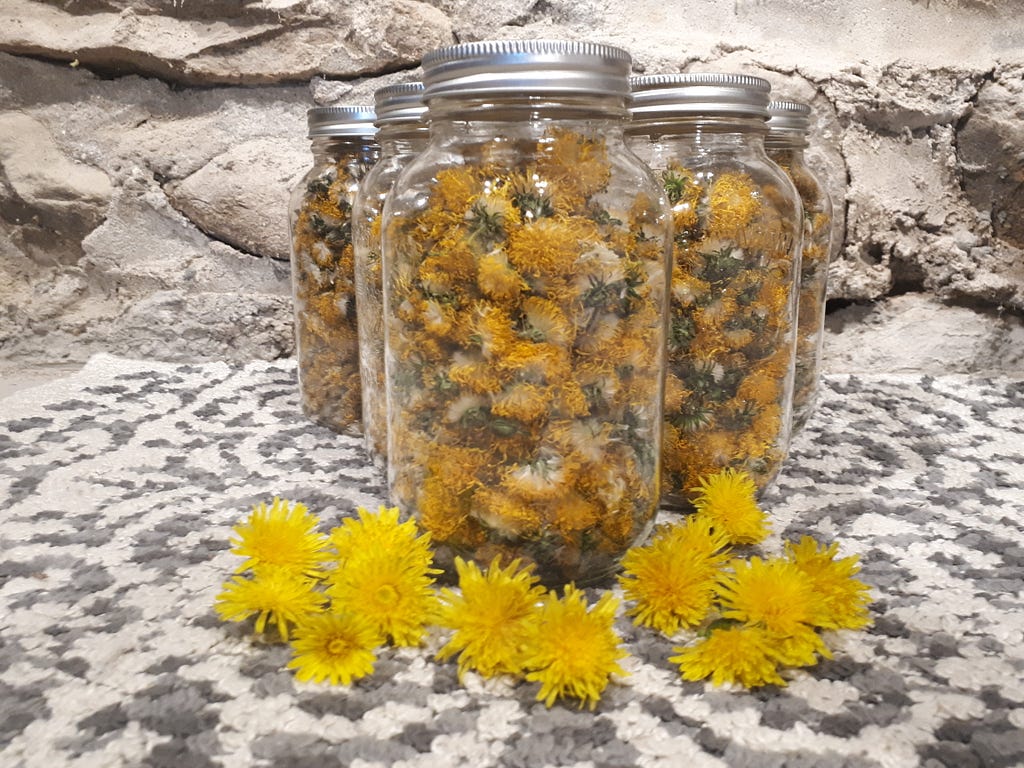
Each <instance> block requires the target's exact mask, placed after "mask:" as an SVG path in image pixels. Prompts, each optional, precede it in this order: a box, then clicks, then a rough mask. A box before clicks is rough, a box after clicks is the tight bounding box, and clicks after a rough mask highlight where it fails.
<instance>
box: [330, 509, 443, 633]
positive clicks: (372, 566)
mask: <svg viewBox="0 0 1024 768" xmlns="http://www.w3.org/2000/svg"><path fill="white" fill-rule="evenodd" d="M358 514H359V519H358V520H356V519H353V518H347V519H345V520H344V521H343V523H342V525H341V526H339V527H338V528H335V529H334V531H332V532H331V542H332V543H333V544H334V547H335V549H336V550H337V552H338V567H337V568H335V569H334V570H333V571H331V572H330V573H329V574H328V581H329V586H328V589H327V593H328V594H329V595H330V597H331V600H332V605H333V607H334V608H335V610H341V611H349V612H351V613H356V614H358V615H360V616H362V617H363V618H365V619H366V620H368V621H369V622H370V623H371V624H372V625H373V626H374V627H375V628H376V629H377V631H379V632H380V633H381V635H384V636H387V637H390V638H391V641H392V642H393V643H394V644H395V645H416V644H418V643H419V642H420V640H421V638H422V637H423V633H424V627H425V625H426V624H427V622H429V621H431V620H432V618H433V616H434V613H435V609H436V601H437V597H436V595H435V593H434V590H433V588H432V584H433V583H434V579H433V578H432V577H433V575H434V574H437V573H440V571H438V570H437V569H435V568H432V567H431V564H432V563H433V553H432V552H431V550H430V534H428V533H424V534H422V535H417V534H418V529H417V527H416V524H415V523H414V522H413V521H412V520H407V521H406V522H404V523H399V521H398V517H399V514H398V508H397V507H392V508H390V509H388V508H386V507H383V506H381V507H380V509H379V511H378V512H377V513H376V514H371V513H370V512H368V511H367V510H365V509H363V508H362V507H360V508H359V509H358Z"/></svg>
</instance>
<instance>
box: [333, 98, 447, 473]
mask: <svg viewBox="0 0 1024 768" xmlns="http://www.w3.org/2000/svg"><path fill="white" fill-rule="evenodd" d="M374 100H375V102H376V112H377V126H378V127H379V128H380V131H379V132H378V133H377V141H378V142H379V143H380V160H379V161H378V162H377V164H376V165H375V166H373V168H372V169H371V170H370V172H369V173H368V174H366V177H365V178H364V179H363V181H362V182H361V183H360V185H359V192H358V194H356V201H355V205H354V206H353V209H352V244H353V246H354V247H355V259H356V261H355V264H356V283H355V284H356V305H357V307H358V312H359V320H358V325H359V374H360V379H361V381H362V387H363V436H364V438H365V440H366V450H367V453H368V454H369V455H370V458H371V459H372V460H373V462H374V463H375V464H376V465H378V466H383V465H384V464H385V463H386V461H387V437H388V425H387V397H386V391H387V388H386V385H385V380H384V296H383V283H382V282H381V259H380V254H381V250H380V240H381V238H380V219H381V214H382V213H383V211H384V200H385V198H386V197H387V195H388V193H389V192H390V191H391V187H392V185H394V183H395V179H397V178H398V174H399V173H400V172H401V171H402V169H403V168H405V166H406V165H408V163H409V161H410V160H412V158H414V157H415V156H416V155H418V154H419V153H420V152H422V151H423V148H424V147H425V146H426V145H427V138H428V132H427V124H426V122H425V120H424V117H425V113H426V111H427V107H426V104H424V103H423V83H399V84H398V85H388V86H385V87H384V88H380V89H379V90H377V92H376V93H374Z"/></svg>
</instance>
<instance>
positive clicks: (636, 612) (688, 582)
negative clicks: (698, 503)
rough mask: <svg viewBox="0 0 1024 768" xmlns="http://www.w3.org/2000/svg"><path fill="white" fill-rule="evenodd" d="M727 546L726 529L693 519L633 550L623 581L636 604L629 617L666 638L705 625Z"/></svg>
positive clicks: (627, 557) (625, 562)
mask: <svg viewBox="0 0 1024 768" xmlns="http://www.w3.org/2000/svg"><path fill="white" fill-rule="evenodd" d="M727 546H728V541H727V539H726V536H725V534H724V533H723V532H722V531H721V530H716V529H713V528H712V527H711V525H710V523H709V522H708V521H707V520H706V519H701V518H695V517H691V518H689V519H687V520H686V522H685V523H677V524H675V525H672V526H668V527H665V528H663V529H661V530H659V531H658V532H657V533H656V534H655V535H654V537H653V539H652V540H651V542H650V543H649V544H647V545H646V546H642V547H633V548H632V549H630V550H629V551H627V552H626V554H625V556H624V557H623V558H622V565H623V568H624V572H623V574H622V575H621V576H620V577H619V583H620V584H621V585H622V589H623V592H624V594H625V597H626V599H627V600H631V601H634V603H635V604H634V605H633V607H632V608H630V609H629V610H628V611H627V615H629V616H633V617H634V619H635V622H636V624H637V625H639V626H644V627H651V628H652V629H656V630H657V631H659V632H662V633H663V634H665V635H673V634H675V633H676V632H677V631H678V630H679V629H680V628H681V627H694V626H697V625H698V624H700V623H701V622H703V621H704V620H705V618H707V615H708V612H709V611H710V610H711V606H712V604H713V603H714V599H715V586H716V583H717V581H718V578H719V576H720V575H721V568H722V566H723V565H724V564H725V562H726V560H727V558H728V555H727V554H726V552H725V551H724V550H725V549H726V547H727Z"/></svg>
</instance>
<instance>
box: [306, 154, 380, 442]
mask: <svg viewBox="0 0 1024 768" xmlns="http://www.w3.org/2000/svg"><path fill="white" fill-rule="evenodd" d="M312 148H313V167H312V169H310V171H309V172H308V173H307V174H306V175H305V176H304V177H303V179H302V181H301V182H300V183H299V185H298V186H297V187H296V188H295V190H294V191H293V193H292V199H291V207H290V215H289V228H290V232H291V266H292V293H293V301H294V306H295V356H296V358H297V360H298V377H299V397H300V400H301V403H302V410H303V412H304V413H305V414H306V415H307V416H308V417H309V418H310V419H312V420H313V421H316V422H317V423H319V424H323V425H324V426H327V427H330V428H331V429H333V430H335V431H337V432H345V433H349V434H358V433H359V431H360V420H361V416H362V413H361V410H362V406H361V403H360V401H361V392H360V383H359V345H358V333H357V329H356V303H355V284H354V259H353V251H352V222H351V215H352V203H353V200H354V198H355V194H356V188H357V186H358V184H359V180H360V179H362V177H363V176H364V175H365V174H366V172H367V171H368V170H369V168H370V167H371V166H372V164H373V163H374V162H376V160H377V145H376V142H375V141H373V140H372V139H371V138H369V137H317V138H314V139H313V142H312Z"/></svg>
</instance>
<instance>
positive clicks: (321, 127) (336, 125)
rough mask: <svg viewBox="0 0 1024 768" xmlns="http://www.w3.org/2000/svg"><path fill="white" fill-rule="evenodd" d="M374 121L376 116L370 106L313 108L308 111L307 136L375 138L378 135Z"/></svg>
mask: <svg viewBox="0 0 1024 768" xmlns="http://www.w3.org/2000/svg"><path fill="white" fill-rule="evenodd" d="M374 120H376V115H375V114H374V111H373V107H370V106H364V105H360V106H331V107H311V108H310V109H308V110H307V111H306V125H307V127H308V130H307V132H306V136H308V137H309V138H311V139H313V138H317V137H321V136H365V137H373V136H374V135H375V134H376V133H377V126H375V125H374V124H373V123H374Z"/></svg>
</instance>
